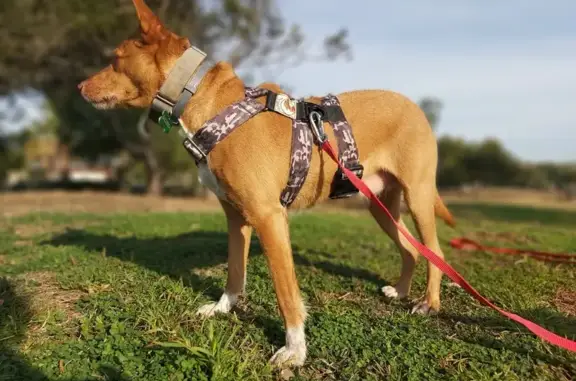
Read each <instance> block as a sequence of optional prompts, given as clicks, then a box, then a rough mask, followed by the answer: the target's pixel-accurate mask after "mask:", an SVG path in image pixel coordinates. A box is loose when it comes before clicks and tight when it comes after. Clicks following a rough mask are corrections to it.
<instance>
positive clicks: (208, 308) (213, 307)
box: [197, 201, 252, 316]
mask: <svg viewBox="0 0 576 381" xmlns="http://www.w3.org/2000/svg"><path fill="white" fill-rule="evenodd" d="M220 203H221V204H222V208H223V209H224V212H225V214H226V219H227V223H228V279H227V281H226V290H225V291H224V293H223V294H222V296H221V297H220V300H219V301H218V302H217V303H208V304H206V305H204V306H202V307H200V308H199V309H198V311H197V314H199V315H204V316H212V315H214V314H215V313H227V312H230V310H231V309H232V307H233V306H234V305H235V304H236V302H237V301H238V296H239V295H240V294H241V293H242V292H244V287H245V285H246V264H247V263H248V251H249V250H250V238H251V235H252V227H251V226H250V225H249V224H248V223H247V222H246V219H245V218H244V217H243V216H242V214H240V212H238V211H237V210H236V209H235V208H234V207H233V206H232V205H230V204H228V203H227V202H225V201H221V202H220Z"/></svg>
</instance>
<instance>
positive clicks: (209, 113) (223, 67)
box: [151, 47, 244, 133]
mask: <svg viewBox="0 0 576 381" xmlns="http://www.w3.org/2000/svg"><path fill="white" fill-rule="evenodd" d="M205 57H206V55H205V53H204V52H202V51H201V50H199V49H197V48H195V47H191V48H189V49H187V50H186V51H184V52H183V54H182V55H181V56H180V57H179V58H178V59H176V60H175V61H174V63H173V64H172V65H170V66H171V67H170V69H169V70H168V71H167V72H166V74H165V79H164V81H163V83H162V84H161V87H160V89H159V90H158V92H157V94H156V96H155V97H154V100H153V103H152V105H151V106H152V109H153V110H155V111H156V112H157V113H161V112H162V111H168V112H169V113H170V114H172V117H174V118H178V119H180V121H182V122H183V123H182V124H183V128H185V129H186V130H187V131H188V132H189V133H194V132H196V131H197V130H198V129H200V128H201V126H202V124H203V123H204V122H205V121H206V120H208V119H210V118H211V117H213V116H214V115H216V114H217V113H218V112H219V111H220V110H221V109H223V108H224V107H226V106H227V105H228V104H231V103H233V102H234V101H237V100H239V99H241V98H243V97H244V84H243V82H242V80H241V79H240V78H239V77H238V76H237V75H236V73H235V72H234V69H233V68H232V66H231V65H230V64H228V63H227V62H224V61H220V62H216V63H214V62H211V61H209V60H208V59H205ZM165 70H166V69H165ZM154 118H155V117H154Z"/></svg>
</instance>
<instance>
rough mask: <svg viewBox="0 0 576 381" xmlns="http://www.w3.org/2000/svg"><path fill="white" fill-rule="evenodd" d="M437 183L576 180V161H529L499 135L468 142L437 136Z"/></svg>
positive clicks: (559, 183) (543, 185)
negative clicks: (508, 146)
mask: <svg viewBox="0 0 576 381" xmlns="http://www.w3.org/2000/svg"><path fill="white" fill-rule="evenodd" d="M438 156H439V158H438V160H439V166H438V181H437V182H438V186H439V187H457V186H460V185H463V184H473V183H478V184H482V185H486V186H515V187H526V188H535V189H547V188H549V187H551V186H556V187H559V188H562V187H565V186H567V185H569V184H572V183H576V164H572V165H571V164H553V163H542V164H527V163H524V162H522V161H521V160H520V159H518V158H516V157H515V156H514V155H512V154H511V153H510V152H509V151H508V150H507V149H506V148H505V147H504V146H503V145H502V143H500V142H499V141H498V140H496V139H485V140H483V141H480V142H467V141H465V140H463V139H459V138H453V137H451V136H442V137H440V138H439V139H438Z"/></svg>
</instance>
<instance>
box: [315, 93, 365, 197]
mask: <svg viewBox="0 0 576 381" xmlns="http://www.w3.org/2000/svg"><path fill="white" fill-rule="evenodd" d="M322 106H323V109H324V110H325V113H326V118H327V119H328V121H329V122H330V124H331V125H332V130H333V131H334V136H335V137H336V141H337V143H338V158H339V161H340V163H342V165H343V166H344V167H345V168H346V169H348V170H350V171H352V172H354V173H355V174H356V176H358V177H359V178H362V175H363V173H364V167H363V166H362V165H361V164H360V159H359V157H358V147H357V146H356V139H354V134H353V133H352V128H351V127H350V123H348V120H347V119H346V116H345V115H344V112H343V111H342V108H341V106H340V101H339V100H338V98H337V97H336V96H334V95H332V94H328V95H326V96H325V97H324V98H322ZM357 192H358V189H357V188H356V187H355V186H354V185H353V184H352V183H351V182H350V181H349V179H348V177H347V176H346V174H345V173H344V172H342V170H341V169H340V168H338V171H337V172H336V174H335V176H334V179H333V181H332V190H331V192H330V195H329V197H330V198H332V199H336V198H346V197H350V196H352V195H353V194H355V193H357Z"/></svg>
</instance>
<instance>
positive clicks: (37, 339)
mask: <svg viewBox="0 0 576 381" xmlns="http://www.w3.org/2000/svg"><path fill="white" fill-rule="evenodd" d="M11 280H12V281H13V294H14V295H16V296H17V297H18V298H19V299H20V300H22V301H24V303H25V304H26V306H25V309H26V314H27V315H28V316H27V317H26V318H27V320H28V331H27V332H26V340H25V341H24V343H23V347H22V348H23V349H24V350H26V349H28V348H30V347H31V346H33V345H37V344H39V343H41V342H43V341H44V340H46V337H45V333H46V324H47V322H48V321H51V322H52V321H55V322H56V323H55V324H57V325H58V326H60V327H62V328H70V327H71V326H72V325H71V323H72V322H73V321H74V320H76V319H77V318H78V317H79V316H80V314H79V313H78V312H76V311H75V310H74V305H75V303H76V301H77V300H78V299H79V298H80V297H81V296H82V295H83V293H82V292H80V291H77V290H64V289H62V288H61V287H60V284H59V283H58V281H57V280H56V277H55V275H54V274H53V273H51V272H47V271H40V272H31V273H26V274H23V275H20V276H17V277H14V278H12V279H11Z"/></svg>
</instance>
